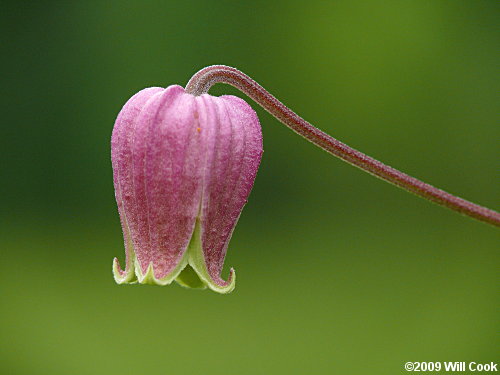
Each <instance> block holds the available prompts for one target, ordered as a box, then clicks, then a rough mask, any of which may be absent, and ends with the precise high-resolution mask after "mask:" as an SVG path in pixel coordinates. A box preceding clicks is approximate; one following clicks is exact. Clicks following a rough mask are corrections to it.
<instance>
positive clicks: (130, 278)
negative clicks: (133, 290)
mask: <svg viewBox="0 0 500 375" xmlns="http://www.w3.org/2000/svg"><path fill="white" fill-rule="evenodd" d="M127 268H128V269H127V270H126V271H125V274H124V275H123V274H122V272H121V269H120V263H119V262H118V258H115V259H113V277H114V278H115V281H116V283H117V284H135V283H137V278H136V276H135V273H134V267H133V266H131V267H127Z"/></svg>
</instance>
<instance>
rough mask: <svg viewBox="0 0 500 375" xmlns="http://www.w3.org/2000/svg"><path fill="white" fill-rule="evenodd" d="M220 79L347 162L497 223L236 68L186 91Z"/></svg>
mask: <svg viewBox="0 0 500 375" xmlns="http://www.w3.org/2000/svg"><path fill="white" fill-rule="evenodd" d="M219 82H220V83H227V84H230V85H232V86H234V87H236V88H237V89H239V90H240V91H242V92H243V93H245V94H246V95H248V96H249V97H250V98H252V99H253V100H254V101H255V102H257V103H258V104H259V105H260V106H262V107H263V108H264V109H265V110H266V111H268V112H269V113H270V114H271V115H273V116H274V117H275V118H277V119H278V120H279V121H280V122H282V123H283V124H285V125H286V126H288V127H289V128H290V129H292V130H293V131H295V132H296V133H297V134H300V135H301V136H302V137H304V138H306V139H307V140H309V141H310V142H312V143H314V144H315V145H316V146H318V147H320V148H322V149H323V150H325V151H327V152H329V153H330V154H332V155H335V156H337V157H339V158H340V159H342V160H344V161H346V162H348V163H349V164H352V165H354V166H356V167H358V168H361V169H362V170H364V171H366V172H368V173H370V174H372V175H374V176H376V177H379V178H381V179H383V180H385V181H387V182H390V183H391V184H394V185H396V186H399V187H401V188H403V189H405V190H407V191H409V192H411V193H413V194H416V195H418V196H421V197H423V198H425V199H428V200H430V201H432V202H434V203H437V204H439V205H441V206H445V207H448V208H449V209H452V210H454V211H457V212H459V213H461V214H464V215H467V216H470V217H472V218H475V219H477V220H481V221H484V222H486V223H489V224H492V225H495V226H500V214H499V213H498V212H496V211H493V210H490V209H489V208H486V207H482V206H479V205H477V204H474V203H472V202H469V201H466V200H465V199H462V198H459V197H456V196H454V195H452V194H450V193H447V192H446V191H444V190H441V189H438V188H435V187H434V186H432V185H429V184H426V183H425V182H422V181H420V180H418V179H416V178H414V177H411V176H409V175H407V174H405V173H403V172H400V171H398V170H397V169H394V168H392V167H389V166H388V165H385V164H384V163H381V162H380V161H378V160H375V159H373V158H371V157H370V156H367V155H365V154H363V153H362V152H359V151H357V150H355V149H353V148H351V147H349V146H348V145H346V144H345V143H342V142H340V141H338V140H336V139H335V138H333V137H331V136H329V135H328V134H326V133H324V132H322V131H321V130H319V129H317V128H315V127H314V126H312V125H311V124H310V123H308V122H307V121H305V120H304V119H303V118H301V117H300V116H298V115H297V114H296V113H294V112H293V111H292V110H290V109H289V108H288V107H286V106H285V105H284V104H283V103H281V102H280V101H279V100H278V99H276V98H275V97H274V96H272V95H271V94H270V93H269V92H267V91H266V90H265V89H264V88H263V87H262V86H261V85H259V84H258V83H257V82H255V81H254V80H253V79H251V78H250V77H248V76H247V75H246V74H244V73H242V72H240V71H239V70H237V69H235V68H231V67H229V66H224V65H213V66H209V67H206V68H204V69H202V70H200V71H199V72H198V73H196V74H195V75H194V76H193V77H192V78H191V79H190V80H189V82H188V84H187V85H186V92H188V93H190V94H193V95H202V94H205V93H207V92H208V90H209V89H210V87H212V86H213V85H214V84H216V83H219Z"/></svg>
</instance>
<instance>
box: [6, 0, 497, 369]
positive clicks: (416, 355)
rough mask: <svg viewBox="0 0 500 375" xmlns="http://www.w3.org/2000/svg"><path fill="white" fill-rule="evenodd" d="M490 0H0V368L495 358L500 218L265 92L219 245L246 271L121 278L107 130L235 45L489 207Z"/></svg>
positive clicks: (493, 71) (219, 89)
mask: <svg viewBox="0 0 500 375" xmlns="http://www.w3.org/2000/svg"><path fill="white" fill-rule="evenodd" d="M499 16H500V3H499V2H498V1H467V2H465V1H452V0H450V1H430V0H429V1H378V2H367V1H361V2H358V1H325V2H323V1H307V2H305V1H300V2H299V1H255V0H254V1H242V2H236V1H68V2H56V1H54V2H47V1H39V2H20V1H10V2H3V5H2V12H1V16H0V17H1V26H0V27H1V30H0V31H1V32H0V41H1V46H2V60H1V62H0V64H1V66H2V69H1V70H2V99H1V103H2V113H3V120H2V123H1V126H2V128H1V130H2V137H1V138H0V145H1V150H2V158H1V159H2V161H1V164H0V165H1V182H0V187H1V195H0V200H1V211H0V223H1V225H0V250H1V254H2V269H3V271H2V273H1V274H0V278H1V284H0V285H1V286H0V292H1V306H2V307H1V310H0V373H2V374H23V375H24V374H29V375H33V374H52V375H58V374H64V375H67V374H76V375H77V374H82V375H83V374H85V375H86V374H89V375H96V374H122V375H123V374H145V373H158V374H174V373H175V374H222V373H232V374H305V373H307V374H325V373H338V374H361V373H363V374H400V373H401V374H403V373H405V371H404V369H403V365H404V363H405V362H406V361H473V360H474V361H496V362H498V359H499V358H498V348H499V344H500V340H499V336H498V331H499V328H500V325H499V316H498V311H499V308H500V304H499V298H498V297H499V287H498V286H499V285H500V284H499V275H498V269H499V264H500V257H499V252H498V248H499V244H500V237H499V236H498V231H497V230H496V229H494V228H493V227H490V226H488V225H486V224H482V223H478V222H475V221H473V220H471V219H468V218H465V217H462V216H460V215H457V214H455V213H452V212H450V211H448V210H445V209H443V208H440V207H437V206H434V205H432V204H430V203H428V202H426V201H424V200H422V199H419V198H416V197H414V196H412V195H410V194H408V193H406V192H403V191H400V190H398V189H396V188H394V187H393V186H390V185H388V184H386V183H384V182H381V181H379V180H377V179H375V178H373V177H371V176H369V175H367V174H366V173H363V172H361V171H359V170H357V169H355V168H353V167H351V166H349V165H347V164H345V163H343V162H341V161H339V160H337V159H335V158H333V157H331V156H329V155H328V154H326V153H325V152H323V151H321V150H319V149H317V148H315V147H313V146H312V145H311V144H309V143H308V142H306V141H304V140H302V139H300V138H299V137H297V136H296V135H294V134H293V133H292V132H290V131H289V130H287V129H286V128H285V127H284V126H282V125H281V124H279V123H278V122H277V121H275V120H274V119H273V118H272V117H271V116H269V115H268V114H267V113H265V112H264V111H262V110H260V109H259V108H258V107H257V105H255V103H253V102H251V103H250V104H251V105H252V106H253V107H254V108H255V109H256V110H257V112H258V114H259V117H260V120H261V123H262V127H263V132H264V147H265V153H264V157H263V160H262V165H261V168H260V171H259V174H258V176H257V180H256V184H255V187H254V190H253V192H252V195H251V197H250V200H249V204H248V205H247V207H246V208H245V210H244V212H243V215H242V216H241V219H240V222H239V225H238V226H237V229H236V231H235V233H234V236H233V238H232V241H231V244H230V247H229V253H228V257H227V258H226V267H228V266H234V267H235V269H236V272H237V275H238V281H237V287H236V290H235V291H234V292H233V293H232V294H230V295H225V296H221V295H217V294H215V293H213V292H210V291H194V290H187V289H183V288H181V287H179V286H177V285H172V286H170V287H163V288H161V287H151V286H117V285H116V284H115V283H114V281H113V277H112V275H111V262H112V258H113V257H114V256H119V257H120V259H123V258H124V250H123V242H122V241H123V239H122V234H121V229H120V224H119V219H118V214H117V211H116V207H115V201H114V193H113V186H112V171H111V163H110V146H109V143H110V135H111V130H112V126H113V122H114V120H115V117H116V115H117V113H118V111H119V110H120V108H121V106H122V105H123V104H124V103H125V101H126V100H127V99H128V98H129V97H130V96H131V95H133V94H134V93H135V92H137V91H138V90H140V89H142V88H144V87H147V86H153V85H161V86H167V85H170V84H180V85H185V84H186V82H187V81H188V80H189V78H190V77H191V75H192V74H194V73H195V72H196V71H197V70H199V69H201V68H202V67H204V66H207V65H211V64H226V65H232V66H235V67H237V68H239V69H241V70H242V71H244V72H246V73H247V74H249V75H250V76H252V77H253V78H254V79H256V80H257V81H258V82H260V83H261V84H262V85H264V86H265V87H266V88H267V89H268V90H270V91H271V92H272V93H273V94H274V95H276V96H277V97H278V98H280V99H281V100H282V101H283V102H284V103H286V104H288V105H289V106H290V107H291V108H293V109H294V110H296V111H297V112H298V113H299V114H301V115H302V116H303V117H305V118H306V119H308V120H309V121H311V122H312V123H313V124H315V125H316V126H318V127H319V128H321V129H322V130H325V131H327V132H328V133H330V134H332V135H333V136H335V137H337V138H338V139H340V140H342V141H344V142H347V143H348V144H349V145H351V146H353V147H355V148H358V149H360V150H361V151H363V152H366V153H368V154H369V155H372V156H374V157H376V158H378V159H380V160H382V161H384V162H386V163H388V164H389V165H392V166H394V167H396V168H399V169H401V170H403V171H405V172H407V173H410V174H412V175H414V176H416V177H419V178H422V179H423V180H425V181H427V182H429V183H432V184H434V185H436V186H439V187H441V188H444V189H446V190H448V191H450V192H452V193H455V194H458V195H460V196H463V197H464V198H467V199H470V200H472V201H475V202H477V203H480V204H483V205H486V206H489V207H492V208H496V209H498V208H499V206H500V205H499V201H498V190H499V185H498V182H499V181H498V178H497V177H498V174H497V172H498V170H497V168H498V163H497V162H498V158H497V156H498V153H497V146H498V139H499V130H498V120H499V116H498V102H499V99H500V97H499V94H498V93H499V86H500V78H499V77H500V69H499V67H498V61H499V58H500V52H499V49H498V45H499V42H500V29H499V28H498V20H499ZM211 93H213V94H214V95H220V94H222V93H232V94H236V95H240V94H238V93H237V92H236V91H235V90H234V89H232V88H230V87H229V86H225V85H218V86H216V87H214V89H212V91H211ZM226 275H227V270H226V271H225V274H224V277H226Z"/></svg>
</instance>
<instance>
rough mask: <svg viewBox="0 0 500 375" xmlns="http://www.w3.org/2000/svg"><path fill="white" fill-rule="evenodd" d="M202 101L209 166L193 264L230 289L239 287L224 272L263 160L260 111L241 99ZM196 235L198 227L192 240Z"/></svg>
mask: <svg viewBox="0 0 500 375" xmlns="http://www.w3.org/2000/svg"><path fill="white" fill-rule="evenodd" d="M197 101H198V103H199V107H200V108H204V111H200V112H201V113H203V115H204V118H203V120H202V121H201V123H204V124H206V125H205V128H204V129H201V132H202V133H203V132H204V131H205V134H204V136H203V140H204V147H205V150H204V152H205V157H206V159H205V163H206V164H205V169H204V174H203V193H202V202H201V208H200V214H199V223H197V229H199V231H200V232H199V237H200V238H199V240H200V241H201V246H200V247H199V248H200V249H201V252H202V253H200V252H199V251H191V247H190V259H189V263H190V264H191V265H192V266H193V268H194V269H195V270H196V271H197V272H198V274H199V276H200V277H201V278H202V279H205V281H206V282H207V284H208V286H209V287H210V288H211V289H213V290H215V291H218V292H223V293H224V292H226V293H227V292H229V291H231V290H232V289H233V288H234V281H235V278H234V271H233V270H232V269H231V271H230V275H229V279H228V281H224V280H223V279H222V278H221V271H222V267H223V265H224V258H225V256H226V252H227V247H228V243H229V240H230V238H231V235H232V233H233V230H234V227H235V226H236V223H237V221H238V219H239V216H240V214H241V211H242V209H243V206H244V205H245V204H246V202H247V198H248V196H249V194H250V191H251V189H252V186H253V182H254V179H255V176H256V173H257V169H258V167H259V164H260V159H261V156H262V131H261V127H260V124H259V120H258V118H257V115H256V113H255V112H254V111H253V109H252V108H251V107H250V106H249V105H248V104H247V103H246V102H244V101H243V100H242V99H240V98H237V97H234V96H222V97H219V98H217V97H213V96H210V95H202V96H200V97H197ZM198 226H199V228H198ZM197 235H198V232H197V230H196V229H195V233H194V234H193V240H192V241H196V240H197V238H196V237H197ZM195 248H196V247H195ZM202 260H203V261H202Z"/></svg>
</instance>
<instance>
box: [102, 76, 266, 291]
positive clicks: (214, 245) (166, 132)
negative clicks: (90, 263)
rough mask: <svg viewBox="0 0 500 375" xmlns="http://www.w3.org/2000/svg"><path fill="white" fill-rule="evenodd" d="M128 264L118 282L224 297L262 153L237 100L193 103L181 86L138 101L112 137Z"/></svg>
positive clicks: (251, 115) (257, 130) (249, 112)
mask: <svg viewBox="0 0 500 375" xmlns="http://www.w3.org/2000/svg"><path fill="white" fill-rule="evenodd" d="M111 156H112V163H113V178H114V185H115V196H116V201H117V204H118V211H119V214H120V220H121V225H122V229H123V236H124V240H125V252H126V266H125V269H124V270H123V269H122V268H121V267H120V265H119V262H118V260H117V259H116V258H115V259H114V262H113V273H114V277H115V280H116V282H117V283H119V284H125V283H136V282H139V283H142V284H157V285H167V284H170V283H171V282H172V281H174V280H175V281H176V282H177V283H179V284H181V285H183V286H188V287H194V288H206V287H207V286H208V287H209V288H210V289H212V290H214V291H216V292H219V293H228V292H230V291H232V290H233V289H234V285H235V273H234V270H233V269H231V270H230V273H229V278H228V280H227V281H225V280H223V279H222V277H221V271H222V267H223V265H224V258H225V256H226V251H227V248H228V243H229V240H230V238H231V235H232V233H233V230H234V227H235V225H236V222H237V221H238V218H239V216H240V214H241V211H242V209H243V206H244V205H245V203H246V202H247V198H248V195H249V194H250V191H251V189H252V186H253V182H254V179H255V175H256V173H257V169H258V167H259V163H260V159H261V156H262V132H261V127H260V124H259V120H258V118H257V115H256V114H255V112H254V111H253V109H252V108H251V107H250V106H249V105H248V104H247V103H246V102H245V101H243V100H242V99H240V98H237V97H235V96H221V97H214V96H211V95H208V94H203V95H200V96H194V95H192V94H189V93H187V92H186V91H185V90H184V89H183V88H182V87H181V86H177V85H174V86H169V87H168V88H166V89H164V88H159V87H152V88H147V89H144V90H142V91H140V92H138V93H137V94H135V95H134V96H133V97H132V98H131V99H130V100H129V101H128V102H127V103H126V104H125V106H124V107H123V109H122V110H121V112H120V113H119V115H118V118H117V120H116V123H115V126H114V129H113V135H112V139H111Z"/></svg>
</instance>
